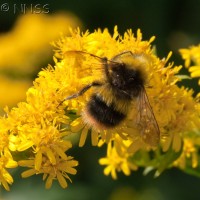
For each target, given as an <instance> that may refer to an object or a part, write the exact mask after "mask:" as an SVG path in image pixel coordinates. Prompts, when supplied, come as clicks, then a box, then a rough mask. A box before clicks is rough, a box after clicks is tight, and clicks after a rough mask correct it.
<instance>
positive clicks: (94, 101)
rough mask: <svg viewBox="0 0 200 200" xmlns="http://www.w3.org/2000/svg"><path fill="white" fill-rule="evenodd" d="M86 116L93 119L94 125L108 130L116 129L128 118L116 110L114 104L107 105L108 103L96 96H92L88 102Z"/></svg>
mask: <svg viewBox="0 0 200 200" xmlns="http://www.w3.org/2000/svg"><path fill="white" fill-rule="evenodd" d="M86 115H89V117H90V118H92V121H93V123H92V124H93V125H97V126H98V127H99V126H100V127H106V128H113V127H115V126H116V125H118V124H119V123H120V122H121V121H122V120H124V118H125V117H126V115H125V114H124V113H122V112H119V111H117V110H116V109H115V106H114V104H110V105H107V104H106V102H104V101H103V99H102V98H101V97H100V96H98V95H96V94H94V95H93V96H91V99H90V101H89V102H88V105H87V107H86ZM86 117H87V116H86ZM94 122H95V123H94ZM89 123H90V122H89Z"/></svg>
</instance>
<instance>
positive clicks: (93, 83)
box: [65, 82, 102, 100]
mask: <svg viewBox="0 0 200 200" xmlns="http://www.w3.org/2000/svg"><path fill="white" fill-rule="evenodd" d="M101 85H102V83H100V82H92V83H90V84H89V85H86V86H85V87H84V88H82V89H81V90H80V91H79V92H78V93H76V94H73V95H71V96H68V97H66V98H65V100H69V99H74V98H77V97H79V96H81V95H83V94H84V93H85V92H86V91H87V90H89V89H90V88H91V87H93V86H101Z"/></svg>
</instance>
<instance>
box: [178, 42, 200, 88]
mask: <svg viewBox="0 0 200 200" xmlns="http://www.w3.org/2000/svg"><path fill="white" fill-rule="evenodd" d="M180 53H181V55H182V58H183V59H184V60H185V66H186V67H187V68H189V72H190V73H191V77H192V78H196V77H200V45H198V46H191V47H189V48H188V49H180ZM199 85H200V80H199Z"/></svg>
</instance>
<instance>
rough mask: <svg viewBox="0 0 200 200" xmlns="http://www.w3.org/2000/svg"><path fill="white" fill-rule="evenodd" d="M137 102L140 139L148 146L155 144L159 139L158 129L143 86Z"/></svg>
mask: <svg viewBox="0 0 200 200" xmlns="http://www.w3.org/2000/svg"><path fill="white" fill-rule="evenodd" d="M138 104H139V105H138V116H137V125H138V127H139V129H140V133H141V135H142V139H143V141H144V142H145V143H147V144H149V145H150V146H157V145H158V143H159V140H160V130H159V126H158V123H157V121H156V118H155V115H154V113H153V109H152V107H151V105H150V103H149V99H148V96H147V93H146V90H145V88H143V89H142V91H141V92H140V95H139V98H138Z"/></svg>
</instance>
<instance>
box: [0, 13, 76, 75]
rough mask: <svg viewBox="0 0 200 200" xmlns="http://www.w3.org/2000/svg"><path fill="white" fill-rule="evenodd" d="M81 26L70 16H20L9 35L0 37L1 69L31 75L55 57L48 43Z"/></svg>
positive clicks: (63, 14) (64, 14)
mask: <svg viewBox="0 0 200 200" xmlns="http://www.w3.org/2000/svg"><path fill="white" fill-rule="evenodd" d="M79 25H80V22H79V20H78V18H77V17H75V16H74V15H72V14H70V13H57V14H53V15H46V14H39V15H37V14H31V13H27V14H26V15H21V16H20V17H19V18H18V20H17V21H16V23H15V25H14V27H13V28H12V30H11V31H10V32H7V33H2V34H0V44H1V49H0V70H1V71H6V72H8V71H9V70H12V72H10V73H12V74H13V73H14V72H15V73H18V74H20V73H22V74H23V73H28V74H29V73H32V72H33V71H35V69H38V68H41V66H43V65H44V63H46V62H47V61H48V60H49V58H50V57H51V56H52V48H51V46H50V45H49V43H50V42H51V41H53V40H55V39H57V38H58V37H59V36H60V34H61V33H63V34H67V33H69V27H72V28H75V27H77V26H79Z"/></svg>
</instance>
